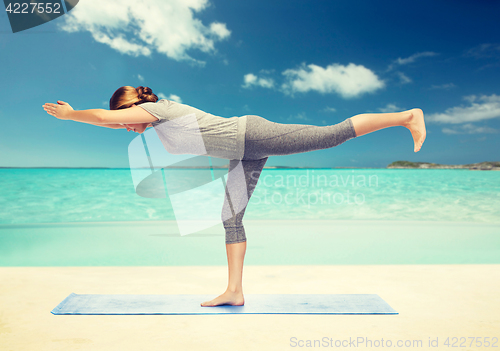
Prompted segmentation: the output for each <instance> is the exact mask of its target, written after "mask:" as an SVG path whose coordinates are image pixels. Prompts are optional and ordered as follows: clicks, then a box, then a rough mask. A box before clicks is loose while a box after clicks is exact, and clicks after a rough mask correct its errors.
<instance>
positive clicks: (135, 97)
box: [109, 86, 158, 110]
mask: <svg viewBox="0 0 500 351" xmlns="http://www.w3.org/2000/svg"><path fill="white" fill-rule="evenodd" d="M157 101H158V96H156V95H155V94H153V91H152V90H151V88H148V87H143V86H139V87H137V88H134V87H131V86H124V87H121V88H119V89H117V90H116V91H115V92H114V93H113V96H111V99H109V109H110V110H120V109H122V108H128V107H130V106H132V104H136V105H140V104H142V103H145V102H157Z"/></svg>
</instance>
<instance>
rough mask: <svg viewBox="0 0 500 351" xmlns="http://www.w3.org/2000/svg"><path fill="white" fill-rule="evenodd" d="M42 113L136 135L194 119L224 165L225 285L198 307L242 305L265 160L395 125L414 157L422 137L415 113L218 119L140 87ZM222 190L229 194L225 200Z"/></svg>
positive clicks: (420, 115)
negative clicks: (254, 202)
mask: <svg viewBox="0 0 500 351" xmlns="http://www.w3.org/2000/svg"><path fill="white" fill-rule="evenodd" d="M43 108H44V110H45V111H46V112H47V113H48V114H50V115H52V116H54V117H56V118H59V119H64V120H73V121H77V122H83V123H90V124H94V125H97V126H102V127H107V128H113V129H127V131H131V130H132V131H134V132H136V133H143V132H144V131H145V130H146V128H148V127H151V126H152V127H155V129H157V131H160V130H161V124H162V123H165V122H170V121H173V120H175V119H176V118H185V117H186V116H191V118H194V117H196V121H197V122H198V123H197V128H199V131H200V132H201V136H202V137H203V142H204V147H205V149H206V150H207V152H206V155H208V156H214V157H218V158H225V159H229V160H230V162H229V170H228V172H229V174H228V179H227V184H226V196H225V200H224V205H223V208H222V216H221V218H222V221H223V225H224V229H225V232H226V253H227V261H228V268H229V279H228V286H227V289H226V291H225V292H224V293H223V294H221V295H220V296H218V297H216V298H214V299H213V300H211V301H206V302H203V303H201V306H207V307H208V306H219V305H243V304H244V297H243V287H242V276H243V260H244V258H245V252H246V236H245V230H244V227H243V222H242V220H243V215H244V213H245V210H246V205H247V203H248V201H249V200H250V197H251V196H252V193H253V190H254V189H255V187H256V185H257V182H258V179H259V176H260V173H261V171H262V169H263V168H264V164H265V163H266V161H267V159H268V157H269V156H276V155H290V154H296V153H302V152H308V151H313V150H320V149H326V148H331V147H334V146H337V145H340V144H342V143H343V142H345V141H347V140H349V139H352V138H355V137H360V136H362V135H365V134H368V133H371V132H374V131H377V130H380V129H384V128H388V127H397V126H400V127H405V128H407V129H408V130H409V131H410V132H411V135H412V137H413V142H414V152H418V151H419V150H420V148H421V147H422V144H423V142H424V140H425V136H426V130H425V123H424V114H423V112H422V110H420V109H418V108H414V109H411V110H407V111H403V112H397V113H365V114H359V115H356V116H353V117H350V118H347V119H345V120H344V121H342V122H340V123H338V124H335V125H330V126H322V127H320V126H313V125H302V124H280V123H274V122H271V121H268V120H266V119H264V118H262V117H259V116H251V115H249V116H243V117H232V118H223V117H218V116H214V115H211V114H209V113H205V112H203V111H201V110H198V109H196V108H194V107H191V106H188V105H184V104H180V103H176V102H174V101H170V100H167V99H161V100H159V101H158V97H157V96H156V95H155V94H153V92H152V91H151V89H150V88H147V87H142V86H140V87H138V88H134V87H131V86H124V87H121V88H119V89H118V90H117V91H115V93H114V94H113V96H112V97H111V99H110V110H109V111H108V110H104V109H90V110H81V111H75V110H73V108H72V107H71V106H70V105H69V104H68V103H66V102H63V101H57V104H53V103H46V104H44V105H43ZM193 115H194V117H193ZM181 124H182V123H181ZM184 124H185V123H184ZM164 129H165V128H164ZM174 139H176V140H180V142H177V144H182V141H183V140H184V139H183V138H174ZM187 143H188V142H186V144H187ZM173 147H175V150H176V151H177V152H176V153H183V152H182V145H174V146H173ZM167 151H169V150H167ZM184 153H187V154H189V153H190V152H189V151H188V152H184ZM240 164H241V166H242V169H243V173H244V177H239V178H244V179H237V178H238V177H236V176H233V177H231V176H230V175H231V171H232V170H233V169H235V167H237V166H238V165H240ZM235 173H236V172H235ZM231 185H232V186H231ZM238 185H240V186H238ZM228 188H231V189H232V190H231V195H230V196H228V194H229V191H228ZM234 189H236V190H234ZM242 199H243V200H242ZM235 206H237V208H236V210H235Z"/></svg>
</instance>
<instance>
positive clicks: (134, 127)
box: [120, 104, 152, 134]
mask: <svg viewBox="0 0 500 351" xmlns="http://www.w3.org/2000/svg"><path fill="white" fill-rule="evenodd" d="M132 106H136V105H135V104H132V105H130V106H129V107H128V108H130V107H132ZM120 124H121V125H122V126H124V127H125V128H127V132H130V131H134V132H136V133H139V134H142V133H144V131H145V130H146V128H148V127H152V125H151V123H135V124H123V123H120Z"/></svg>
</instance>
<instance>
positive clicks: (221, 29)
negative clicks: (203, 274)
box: [210, 22, 231, 39]
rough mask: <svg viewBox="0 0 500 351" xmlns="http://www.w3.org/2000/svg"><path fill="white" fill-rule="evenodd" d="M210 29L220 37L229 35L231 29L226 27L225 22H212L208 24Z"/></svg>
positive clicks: (224, 37)
mask: <svg viewBox="0 0 500 351" xmlns="http://www.w3.org/2000/svg"><path fill="white" fill-rule="evenodd" d="M210 31H211V32H212V33H214V34H215V35H217V36H218V37H219V38H220V39H226V38H227V37H229V35H231V31H230V30H228V29H227V27H226V24H225V23H218V22H214V23H212V24H211V25H210Z"/></svg>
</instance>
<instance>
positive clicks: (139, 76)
mask: <svg viewBox="0 0 500 351" xmlns="http://www.w3.org/2000/svg"><path fill="white" fill-rule="evenodd" d="M137 78H138V79H139V80H140V81H141V82H144V77H143V76H141V75H140V74H138V75H137Z"/></svg>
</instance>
